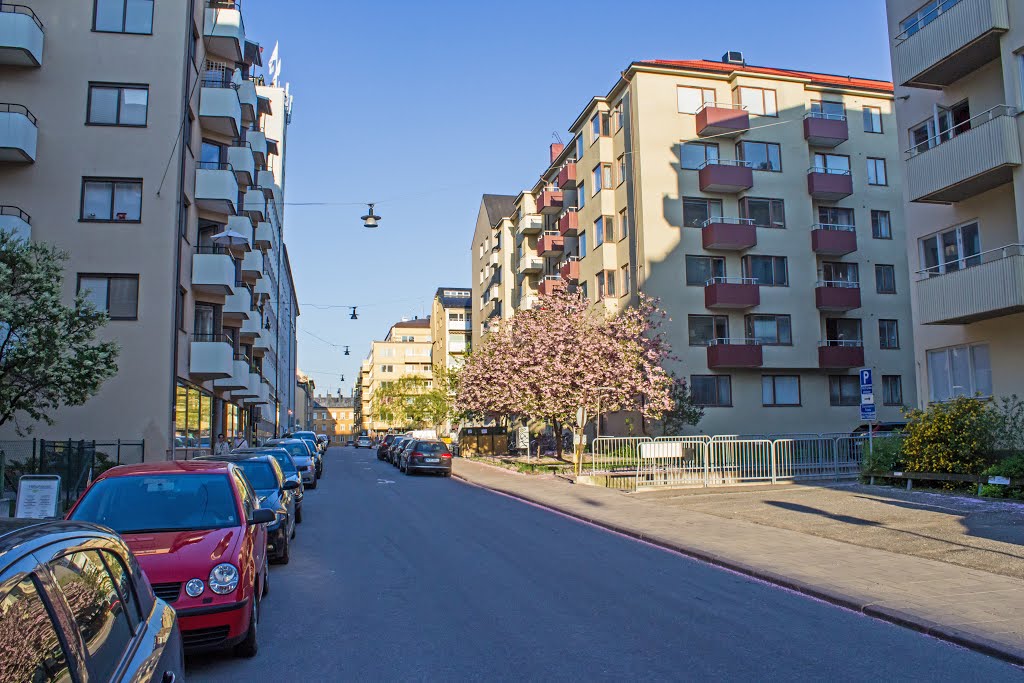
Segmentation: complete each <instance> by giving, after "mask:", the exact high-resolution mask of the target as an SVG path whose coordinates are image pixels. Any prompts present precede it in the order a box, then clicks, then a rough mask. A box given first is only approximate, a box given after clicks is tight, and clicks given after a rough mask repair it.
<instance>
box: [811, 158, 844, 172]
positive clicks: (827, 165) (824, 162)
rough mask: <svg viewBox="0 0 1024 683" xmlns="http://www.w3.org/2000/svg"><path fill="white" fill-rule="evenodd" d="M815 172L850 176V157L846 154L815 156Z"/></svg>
mask: <svg viewBox="0 0 1024 683" xmlns="http://www.w3.org/2000/svg"><path fill="white" fill-rule="evenodd" d="M814 171H815V172H816V173H831V174H834V175H850V157H848V156H846V155H845V154H815V155H814Z"/></svg>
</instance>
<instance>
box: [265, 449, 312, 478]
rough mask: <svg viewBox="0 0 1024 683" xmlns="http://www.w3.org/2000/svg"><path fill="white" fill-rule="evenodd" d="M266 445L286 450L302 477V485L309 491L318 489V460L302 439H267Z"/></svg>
mask: <svg viewBox="0 0 1024 683" xmlns="http://www.w3.org/2000/svg"><path fill="white" fill-rule="evenodd" d="M264 445H265V446H276V447H278V448H284V449H286V450H287V451H288V455H290V456H292V462H294V463H295V467H296V469H298V470H299V474H300V475H302V485H303V486H305V487H306V488H307V489H315V488H316V459H315V458H314V457H313V454H312V453H311V452H310V450H309V448H308V447H307V446H306V444H305V442H304V441H303V440H302V439H267V442H266V443H265V444H264Z"/></svg>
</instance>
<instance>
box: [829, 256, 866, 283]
mask: <svg viewBox="0 0 1024 683" xmlns="http://www.w3.org/2000/svg"><path fill="white" fill-rule="evenodd" d="M821 279H822V283H823V284H824V285H825V286H826V287H842V286H843V285H856V284H859V283H860V267H859V266H858V264H856V263H837V262H834V261H826V262H825V263H822V264H821Z"/></svg>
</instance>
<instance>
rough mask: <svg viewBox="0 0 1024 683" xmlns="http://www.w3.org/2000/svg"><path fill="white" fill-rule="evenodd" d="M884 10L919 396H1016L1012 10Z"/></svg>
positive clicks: (1020, 375) (1022, 198) (1018, 71)
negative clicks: (901, 171)
mask: <svg viewBox="0 0 1024 683" xmlns="http://www.w3.org/2000/svg"><path fill="white" fill-rule="evenodd" d="M886 6H887V12H888V22H889V36H890V38H891V40H890V49H891V56H892V69H893V80H894V81H895V87H896V134H897V136H898V138H899V146H900V150H902V154H901V163H902V164H903V165H904V169H905V170H904V173H905V176H906V182H905V183H904V191H903V198H904V200H905V201H906V206H905V209H904V211H905V215H906V225H907V231H906V240H907V242H906V244H907V252H908V254H909V257H910V267H911V271H912V276H911V278H912V282H911V291H912V301H913V311H914V354H915V360H916V364H917V368H918V382H919V387H918V396H919V400H920V402H921V403H922V404H926V403H928V402H937V401H945V400H948V399H951V398H954V397H956V396H974V395H981V396H1008V395H1011V394H1019V395H1024V365H1022V363H1021V362H1020V361H1021V358H1022V354H1021V349H1022V348H1024V347H1022V345H1021V338H1022V336H1024V253H1022V252H1024V247H1022V245H1024V171H1022V167H1021V161H1022V156H1024V154H1022V151H1021V140H1022V128H1021V126H1022V123H1021V118H1020V112H1021V111H1022V107H1024V87H1022V86H1024V56H1022V54H1021V53H1022V50H1024V5H1022V4H1021V3H1020V2H1017V1H1016V0H942V1H941V2H939V1H937V0H932V1H931V2H927V3H924V2H921V0H887V3H886Z"/></svg>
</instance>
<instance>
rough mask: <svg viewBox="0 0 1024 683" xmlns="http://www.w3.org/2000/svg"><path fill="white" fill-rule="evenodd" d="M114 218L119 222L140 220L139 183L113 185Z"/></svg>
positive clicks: (140, 198) (140, 192) (140, 187)
mask: <svg viewBox="0 0 1024 683" xmlns="http://www.w3.org/2000/svg"><path fill="white" fill-rule="evenodd" d="M114 218H115V220H119V221H137V220H141V219H142V184H141V183H116V184H115V185H114Z"/></svg>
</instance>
